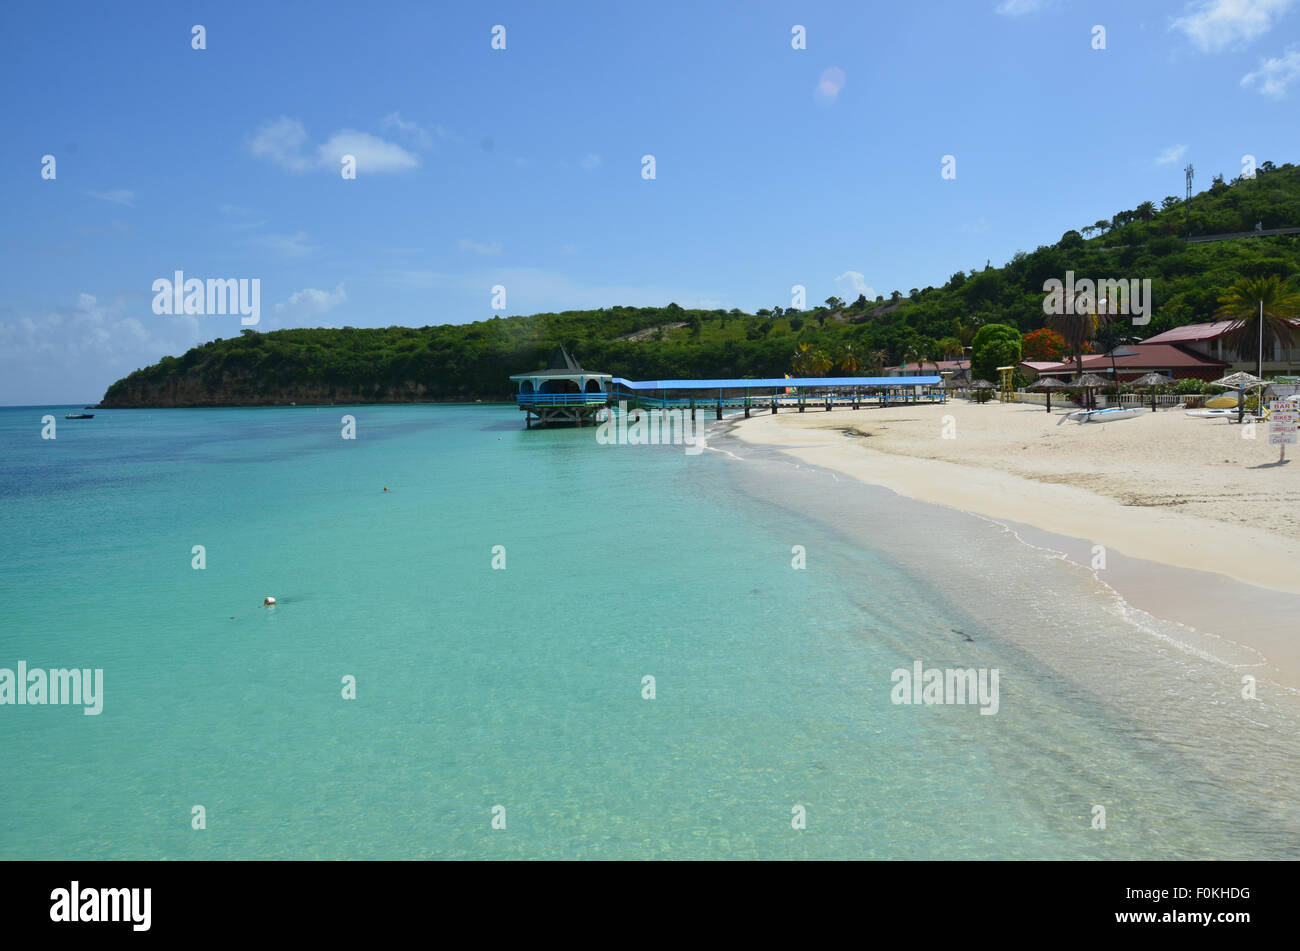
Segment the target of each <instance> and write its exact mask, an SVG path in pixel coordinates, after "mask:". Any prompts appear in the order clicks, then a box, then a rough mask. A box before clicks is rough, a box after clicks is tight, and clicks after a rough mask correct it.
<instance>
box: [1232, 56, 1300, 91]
mask: <svg viewBox="0 0 1300 951" xmlns="http://www.w3.org/2000/svg"><path fill="white" fill-rule="evenodd" d="M1297 79H1300V50H1296V49H1290V50H1287V51H1286V52H1285V53H1283V54H1282V55H1281V56H1274V57H1272V58H1270V59H1266V60H1264V62H1263V63H1262V64H1261V65H1260V67H1259V69H1257V70H1255V71H1254V72H1253V73H1247V74H1246V75H1245V76H1242V77H1241V84H1242V85H1243V86H1246V87H1250V86H1253V85H1255V84H1256V83H1259V91H1260V92H1261V93H1262V94H1263V95H1265V96H1274V97H1276V98H1278V99H1280V98H1282V96H1283V95H1285V94H1286V87H1287V86H1289V85H1290V84H1291V83H1292V82H1294V81H1295V80H1297Z"/></svg>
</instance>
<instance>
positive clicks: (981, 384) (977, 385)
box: [968, 380, 997, 390]
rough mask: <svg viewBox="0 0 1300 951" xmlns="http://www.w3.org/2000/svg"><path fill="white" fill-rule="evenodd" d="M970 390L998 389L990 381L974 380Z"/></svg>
mask: <svg viewBox="0 0 1300 951" xmlns="http://www.w3.org/2000/svg"><path fill="white" fill-rule="evenodd" d="M968 389H972V390H996V389H997V387H996V386H994V385H993V384H992V383H990V382H989V381H988V380H972V381H971V384H970V386H969V387H968Z"/></svg>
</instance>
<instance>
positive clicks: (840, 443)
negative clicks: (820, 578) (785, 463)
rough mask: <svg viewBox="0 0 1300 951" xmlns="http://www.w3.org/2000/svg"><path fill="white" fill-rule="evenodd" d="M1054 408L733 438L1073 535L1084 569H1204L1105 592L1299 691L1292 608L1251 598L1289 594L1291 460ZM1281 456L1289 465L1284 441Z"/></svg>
mask: <svg viewBox="0 0 1300 951" xmlns="http://www.w3.org/2000/svg"><path fill="white" fill-rule="evenodd" d="M1063 414H1064V411H1055V410H1054V411H1053V412H1052V413H1051V414H1050V415H1049V414H1048V413H1047V412H1046V411H1045V410H1044V408H1043V407H1042V406H1035V405H1032V404H1006V405H1004V404H1000V403H996V402H992V403H987V404H984V405H978V404H974V403H968V402H966V401H964V400H956V401H953V402H949V403H947V404H943V405H911V406H893V407H889V408H887V409H879V408H870V409H860V410H857V411H852V410H843V409H838V408H837V409H836V410H834V411H832V412H829V413H828V412H825V411H824V410H820V409H818V410H814V409H812V408H811V407H810V408H809V410H807V411H806V412H804V413H797V412H793V411H791V412H782V413H779V414H777V415H776V416H772V415H768V414H764V415H762V416H758V417H755V418H752V419H749V420H743V421H740V422H739V423H738V424H737V425H736V428H735V433H736V435H737V436H738V437H739V438H740V439H742V440H743V441H744V442H746V443H749V444H751V446H753V447H754V448H759V447H767V448H774V449H780V450H782V451H783V452H786V453H788V454H789V455H791V456H793V457H795V458H797V459H799V460H800V461H801V462H804V463H807V464H810V465H815V466H820V467H824V468H826V469H829V470H832V471H834V472H838V473H841V474H844V475H848V476H850V477H853V478H856V479H859V480H861V481H863V482H867V483H871V484H875V485H880V486H884V487H886V488H888V489H891V490H893V491H895V492H898V493H899V494H901V495H904V496H908V497H910V498H915V499H919V500H922V501H927V502H933V503H938V504H942V505H947V506H951V507H954V508H958V509H961V510H963V511H967V512H972V513H975V514H978V515H982V516H985V517H988V518H992V519H996V520H999V521H1005V522H1010V523H1020V524H1023V525H1028V526H1032V527H1034V528H1036V529H1039V530H1042V531H1043V532H1049V533H1053V534H1055V535H1058V536H1068V537H1069V538H1071V539H1077V540H1080V541H1082V542H1085V543H1086V546H1078V545H1076V546H1075V547H1076V549H1077V552H1076V560H1083V561H1084V562H1085V563H1086V552H1089V551H1091V546H1094V545H1101V546H1104V547H1105V548H1106V551H1107V554H1108V555H1109V556H1111V557H1113V556H1115V555H1119V556H1126V558H1127V559H1139V560H1142V561H1146V562H1154V563H1157V564H1158V566H1169V567H1172V568H1178V569H1190V570H1193V571H1197V572H1208V573H1210V574H1209V575H1191V574H1188V573H1186V572H1170V571H1167V570H1162V571H1161V572H1154V571H1152V572H1148V573H1147V574H1145V575H1143V576H1142V580H1141V582H1140V583H1137V584H1136V585H1135V583H1134V578H1135V577H1136V576H1135V575H1132V574H1130V577H1129V578H1128V579H1127V580H1128V582H1129V583H1128V584H1127V585H1125V584H1118V585H1116V588H1117V590H1119V591H1120V592H1121V593H1122V594H1123V595H1124V596H1125V597H1126V598H1128V599H1129V600H1130V601H1131V602H1132V603H1134V604H1135V605H1137V606H1139V607H1142V608H1143V609H1144V610H1148V611H1151V613H1155V614H1157V615H1158V616H1163V617H1170V618H1171V619H1174V620H1180V621H1182V622H1184V623H1191V624H1193V626H1196V627H1198V628H1202V629H1206V628H1209V629H1218V630H1219V631H1221V632H1223V633H1227V634H1230V635H1231V636H1232V637H1234V638H1235V639H1238V640H1240V641H1241V642H1243V643H1247V644H1249V645H1251V646H1252V647H1255V648H1257V649H1258V650H1260V651H1262V652H1263V653H1264V654H1266V655H1267V656H1268V657H1269V659H1270V661H1271V662H1272V666H1274V669H1275V670H1277V671H1278V672H1279V674H1280V675H1281V679H1282V680H1283V681H1284V682H1286V683H1288V685H1290V686H1296V687H1300V636H1296V634H1295V633H1294V631H1295V630H1296V625H1295V623H1294V616H1293V615H1292V614H1291V613H1290V611H1291V608H1290V607H1287V608H1283V607H1281V605H1283V604H1285V605H1287V606H1293V601H1292V599H1291V598H1290V597H1287V598H1285V601H1276V600H1274V599H1272V598H1270V597H1269V595H1270V592H1269V591H1267V590H1261V589H1272V591H1273V592H1284V593H1286V594H1287V595H1300V458H1296V459H1295V461H1292V462H1288V463H1287V464H1285V465H1276V464H1275V463H1276V462H1277V460H1278V447H1277V446H1270V445H1269V443H1268V435H1267V431H1266V427H1265V426H1263V425H1259V426H1257V427H1256V428H1255V438H1254V439H1243V438H1242V431H1243V430H1242V427H1240V426H1237V425H1233V424H1230V423H1229V422H1227V421H1225V420H1222V419H1197V418H1192V417H1188V416H1185V415H1184V414H1183V412H1182V411H1181V410H1164V411H1161V412H1159V413H1156V414H1151V413H1149V412H1148V413H1145V414H1143V415H1142V416H1139V417H1137V418H1134V419H1128V420H1119V421H1115V422H1111V423H1105V424H1084V425H1080V424H1078V423H1075V422H1072V421H1062V420H1063ZM945 417H951V419H950V420H946V419H945ZM945 423H949V424H950V426H951V429H950V432H951V435H952V438H943V437H944V427H945ZM1288 455H1289V456H1297V457H1300V453H1296V452H1295V447H1288ZM1128 564H1130V565H1133V564H1136V563H1135V562H1128ZM1153 567H1155V566H1153ZM1107 580H1108V581H1109V580H1110V579H1107ZM1249 586H1254V587H1249ZM1135 587H1137V588H1140V589H1141V590H1134V588H1135ZM1243 601H1244V602H1246V603H1243ZM1255 602H1259V604H1258V608H1259V610H1258V611H1256V610H1255V607H1256V605H1255ZM1257 622H1258V623H1257Z"/></svg>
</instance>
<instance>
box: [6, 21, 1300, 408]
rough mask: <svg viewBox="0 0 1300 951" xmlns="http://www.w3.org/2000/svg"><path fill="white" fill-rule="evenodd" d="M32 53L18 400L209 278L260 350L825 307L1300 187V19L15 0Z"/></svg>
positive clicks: (217, 319) (10, 329) (10, 368)
mask: <svg viewBox="0 0 1300 951" xmlns="http://www.w3.org/2000/svg"><path fill="white" fill-rule="evenodd" d="M195 24H201V25H203V26H204V28H205V30H206V46H207V48H206V49H204V50H195V49H192V46H191V43H192V29H191V28H192V27H193V25H195ZM498 24H499V25H502V26H504V27H505V49H504V50H494V49H493V48H492V29H493V27H494V26H496V25H498ZM796 25H799V26H803V27H804V28H805V30H806V49H802V50H798V49H793V48H792V44H791V40H792V28H793V27H794V26H796ZM1098 25H1099V26H1103V27H1104V28H1105V31H1106V37H1105V39H1106V49H1105V50H1094V49H1093V48H1092V45H1093V28H1094V26H1098ZM0 53H2V54H3V55H0V79H2V80H3V84H4V89H5V96H4V101H5V105H4V120H5V121H4V130H5V135H4V139H3V146H2V147H0V208H3V214H0V240H3V243H4V254H3V265H2V267H3V272H2V273H3V278H4V281H3V287H4V294H3V296H2V297H0V404H39V403H53V402H81V401H92V400H95V399H98V398H99V397H100V396H101V395H102V394H103V391H104V389H105V387H106V386H107V385H108V384H109V383H111V382H112V381H113V380H114V379H116V378H117V377H119V376H121V375H123V374H125V373H128V372H130V371H131V370H134V369H135V368H137V367H142V366H146V365H148V364H150V363H153V362H155V361H157V360H158V359H159V358H160V357H162V356H163V355H165V354H180V353H182V352H184V351H185V350H186V349H188V348H189V347H190V346H193V345H194V344H196V343H199V342H202V341H205V340H209V339H212V338H214V337H230V336H234V335H235V334H237V333H238V332H239V329H240V322H239V318H238V317H231V316H190V317H169V316H158V315H155V314H154V312H153V309H152V301H153V297H154V295H153V291H152V285H153V282H154V281H155V280H156V279H158V278H171V276H172V275H173V273H174V272H175V271H177V270H180V271H183V272H184V274H185V275H186V277H198V278H222V279H225V278H234V279H240V278H246V279H252V278H257V279H259V280H260V282H261V315H260V323H259V325H258V327H257V329H258V330H273V329H277V328H280V327H290V326H344V325H352V326H357V327H368V326H387V325H392V324H400V325H410V326H423V325H426V324H438V323H463V322H467V321H471V320H476V319H483V318H487V317H490V316H492V315H493V313H494V311H493V309H492V296H491V295H492V287H493V286H494V285H502V286H504V287H505V289H506V307H505V309H504V310H503V311H497V312H496V313H502V314H505V315H508V314H526V313H534V312H537V311H544V310H564V309H571V308H589V307H600V306H613V305H617V304H631V305H662V304H667V303H668V302H669V301H676V302H677V303H678V304H681V305H682V306H688V307H689V306H700V307H725V308H731V307H740V308H742V309H745V310H748V311H752V310H755V309H757V308H760V307H771V306H774V305H781V306H788V305H789V304H790V294H791V290H790V289H791V287H792V285H795V284H802V285H804V286H806V287H807V289H808V301H809V304H810V306H811V304H813V303H815V302H819V301H821V300H823V299H824V298H826V297H827V296H828V295H831V294H835V295H837V296H841V297H846V298H850V299H851V298H852V297H855V296H856V295H857V293H858V292H859V291H860V290H866V292H867V293H868V296H871V297H874V296H875V294H884V295H888V294H889V293H890V291H892V290H893V289H895V288H897V289H900V290H902V291H903V292H904V293H906V292H907V291H908V290H909V289H910V288H912V287H925V286H926V285H931V284H934V285H938V284H942V283H943V282H945V281H946V280H947V279H948V277H949V276H950V275H951V274H952V273H953V272H954V271H957V270H963V269H965V270H968V269H971V268H975V267H983V266H984V264H985V262H986V261H988V260H991V261H992V262H993V263H994V264H995V265H997V264H1001V263H1003V262H1005V261H1006V260H1007V259H1008V258H1009V257H1010V256H1011V255H1012V254H1014V253H1015V252H1016V251H1017V250H1019V249H1024V250H1032V249H1033V248H1035V247H1036V246H1038V245H1040V244H1046V243H1051V242H1054V241H1056V240H1058V239H1059V238H1060V236H1061V234H1062V233H1063V232H1064V231H1066V230H1067V229H1069V228H1077V227H1080V226H1083V225H1086V224H1090V223H1092V222H1093V221H1095V220H1097V219H1098V218H1100V217H1109V216H1110V215H1112V214H1114V213H1115V212H1116V211H1119V210H1121V209H1126V208H1131V207H1133V206H1134V205H1136V204H1137V203H1139V202H1140V201H1142V200H1145V199H1152V200H1156V201H1159V199H1161V198H1162V197H1164V196H1165V195H1171V194H1177V195H1181V194H1182V192H1183V187H1184V185H1183V167H1184V166H1185V165H1186V164H1187V163H1188V162H1192V163H1194V164H1195V166H1196V169H1197V187H1198V189H1199V188H1202V187H1206V186H1208V185H1209V181H1210V177H1211V176H1212V175H1213V174H1215V173H1218V172H1222V173H1223V174H1224V175H1226V176H1227V177H1228V178H1232V177H1235V176H1236V175H1238V174H1239V173H1240V171H1241V167H1242V156H1243V155H1247V154H1250V155H1254V156H1255V157H1256V159H1257V160H1258V161H1259V162H1263V161H1265V160H1272V161H1274V162H1276V163H1278V164H1281V163H1282V162H1287V161H1291V162H1295V161H1300V124H1298V123H1297V121H1296V117H1297V115H1300V0H1195V2H1187V0H1169V2H1165V0H1141V2H1133V0H1126V2H1111V0H949V2H925V0H915V2H889V3H876V2H862V0H857V2H802V0H801V2H767V0H744V2H739V0H737V2H734V3H711V2H693V3H673V2H655V3H653V4H633V3H626V4H625V3H610V2H592V3H585V2H573V3H564V2H552V3H545V4H541V3H536V2H527V3H470V2H466V3H437V4H434V3H428V2H419V3H384V2H372V3H365V4H335V3H322V4H288V3H283V4H282V3H274V2H259V3H240V2H220V3H183V2H180V3H125V4H105V3H100V2H95V3H76V4H63V3H42V4H22V5H21V6H19V5H17V4H6V5H4V7H3V10H0ZM342 154H352V155H354V156H355V157H356V162H357V175H356V178H355V179H354V180H345V179H344V178H343V177H342V175H341V174H340V167H341V166H340V158H339V157H340V156H341V155H342ZM647 154H650V155H653V156H654V158H655V173H656V177H655V179H654V180H652V181H647V180H645V179H643V177H642V156H644V155H647ZM45 155H53V156H54V157H55V163H56V165H55V173H56V174H55V178H53V179H45V178H42V174H41V169H42V158H43V156H45ZM945 155H952V156H953V157H954V158H955V161H956V178H955V179H952V180H945V179H943V178H942V177H941V174H940V172H941V163H942V159H943V156H945Z"/></svg>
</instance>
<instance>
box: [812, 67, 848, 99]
mask: <svg viewBox="0 0 1300 951" xmlns="http://www.w3.org/2000/svg"><path fill="white" fill-rule="evenodd" d="M846 82H848V77H847V76H845V74H844V70H842V69H840V68H839V67H838V66H832V67H830V68H829V69H826V70H824V71H823V72H822V78H821V79H820V80H819V81H818V83H817V88H816V89H815V90H813V94H814V95H815V96H816V97H817V99H818V100H819V101H820V102H822V103H825V104H826V105H830V104H831V103H833V102H834V101H835V100H836V99H838V98H839V96H840V90H842V89H843V88H844V84H845V83H846Z"/></svg>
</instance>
